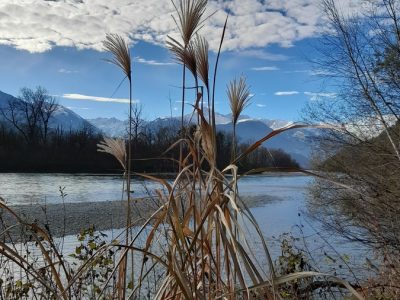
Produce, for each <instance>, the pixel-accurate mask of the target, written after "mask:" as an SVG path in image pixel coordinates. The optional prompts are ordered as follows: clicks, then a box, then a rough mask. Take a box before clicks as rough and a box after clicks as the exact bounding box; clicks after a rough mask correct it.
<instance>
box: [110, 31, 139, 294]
mask: <svg viewBox="0 0 400 300" xmlns="http://www.w3.org/2000/svg"><path fill="white" fill-rule="evenodd" d="M103 46H104V48H105V49H106V50H107V51H108V52H110V53H111V54H112V58H111V59H109V60H108V61H109V62H111V63H113V64H115V65H116V66H117V67H119V68H120V69H121V70H122V71H123V72H124V74H125V75H126V77H127V78H128V81H129V120H128V122H129V136H128V156H127V163H126V164H125V166H126V169H125V171H126V190H127V200H128V201H127V222H126V226H127V228H130V227H131V171H132V170H131V167H132V166H131V164H132V69H131V68H132V60H131V54H130V51H129V46H128V44H127V42H126V41H125V40H124V39H123V38H122V37H121V36H119V35H117V34H107V36H106V39H105V41H104V42H103ZM128 239H129V237H128V231H127V232H126V242H128ZM132 261H133V260H132ZM126 267H127V257H125V262H124V264H123V265H122V267H121V269H120V276H119V278H120V279H121V280H120V284H119V291H118V292H119V295H120V299H124V298H125V288H126V275H125V274H126ZM132 267H133V266H132Z"/></svg>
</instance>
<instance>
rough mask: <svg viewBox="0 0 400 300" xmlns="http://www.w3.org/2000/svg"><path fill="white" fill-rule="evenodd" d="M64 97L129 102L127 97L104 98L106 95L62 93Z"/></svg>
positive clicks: (135, 101)
mask: <svg viewBox="0 0 400 300" xmlns="http://www.w3.org/2000/svg"><path fill="white" fill-rule="evenodd" d="M61 97H62V98H64V99H71V100H87V101H96V102H115V103H129V99H124V98H106V97H98V96H88V95H81V94H63V95H62V96H61ZM132 102H134V103H137V102H139V101H138V100H133V101H132Z"/></svg>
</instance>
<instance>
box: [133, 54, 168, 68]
mask: <svg viewBox="0 0 400 300" xmlns="http://www.w3.org/2000/svg"><path fill="white" fill-rule="evenodd" d="M134 61H135V62H138V63H141V64H146V65H151V66H171V65H174V63H172V62H161V61H156V60H147V59H144V58H142V57H139V56H137V57H135V58H134Z"/></svg>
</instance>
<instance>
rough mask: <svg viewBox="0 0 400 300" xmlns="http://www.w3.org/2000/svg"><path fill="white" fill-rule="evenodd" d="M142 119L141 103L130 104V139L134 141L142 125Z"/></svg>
mask: <svg viewBox="0 0 400 300" xmlns="http://www.w3.org/2000/svg"><path fill="white" fill-rule="evenodd" d="M144 123H145V122H144V120H143V105H142V104H135V105H133V106H132V117H131V125H132V135H133V136H132V140H133V141H134V143H137V141H138V138H139V134H140V132H141V131H142V129H143V126H144Z"/></svg>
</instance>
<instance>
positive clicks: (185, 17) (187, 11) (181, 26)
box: [172, 0, 207, 46]
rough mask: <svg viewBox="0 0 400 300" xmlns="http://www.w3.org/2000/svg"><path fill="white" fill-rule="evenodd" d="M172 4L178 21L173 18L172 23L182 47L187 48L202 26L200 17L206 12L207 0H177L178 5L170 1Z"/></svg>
mask: <svg viewBox="0 0 400 300" xmlns="http://www.w3.org/2000/svg"><path fill="white" fill-rule="evenodd" d="M172 4H173V5H174V7H175V10H176V12H177V14H178V19H176V18H175V17H174V21H175V23H176V25H177V27H178V30H179V32H180V35H181V38H182V40H183V44H184V46H187V45H189V42H190V40H191V39H192V37H193V35H194V34H195V33H196V32H197V31H198V30H199V27H201V25H202V17H203V15H204V12H205V10H206V6H207V0H179V2H178V4H176V3H175V2H174V1H172Z"/></svg>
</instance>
